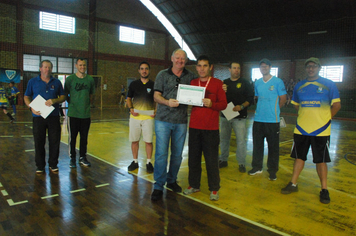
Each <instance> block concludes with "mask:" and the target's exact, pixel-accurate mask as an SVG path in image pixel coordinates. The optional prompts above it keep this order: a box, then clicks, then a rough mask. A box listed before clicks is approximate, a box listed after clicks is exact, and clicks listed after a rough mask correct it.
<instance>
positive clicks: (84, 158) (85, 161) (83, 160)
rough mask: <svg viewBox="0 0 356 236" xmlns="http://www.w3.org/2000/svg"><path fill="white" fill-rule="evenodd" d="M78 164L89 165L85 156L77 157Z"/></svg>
mask: <svg viewBox="0 0 356 236" xmlns="http://www.w3.org/2000/svg"><path fill="white" fill-rule="evenodd" d="M79 164H81V165H83V166H91V164H90V162H89V161H88V160H87V158H86V157H81V158H79Z"/></svg>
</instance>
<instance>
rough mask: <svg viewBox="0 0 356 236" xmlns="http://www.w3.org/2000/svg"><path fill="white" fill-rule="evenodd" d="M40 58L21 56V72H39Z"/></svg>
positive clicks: (37, 56) (36, 56)
mask: <svg viewBox="0 0 356 236" xmlns="http://www.w3.org/2000/svg"><path fill="white" fill-rule="evenodd" d="M40 62H41V60H40V56H39V55H28V54H24V55H23V70H24V71H39V70H40V69H39V68H40Z"/></svg>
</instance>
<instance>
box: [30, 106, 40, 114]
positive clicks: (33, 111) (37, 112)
mask: <svg viewBox="0 0 356 236" xmlns="http://www.w3.org/2000/svg"><path fill="white" fill-rule="evenodd" d="M31 111H32V113H33V114H35V115H37V116H40V115H41V112H39V111H35V110H33V109H32V107H31Z"/></svg>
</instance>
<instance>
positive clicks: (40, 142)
mask: <svg viewBox="0 0 356 236" xmlns="http://www.w3.org/2000/svg"><path fill="white" fill-rule="evenodd" d="M75 66H76V68H77V72H76V73H75V74H73V75H71V76H69V77H68V78H67V79H66V81H65V84H64V89H63V85H62V83H61V82H60V81H59V80H58V79H56V78H54V77H53V76H52V69H53V64H52V62H51V61H49V60H44V61H42V62H41V64H40V74H39V75H38V76H37V77H35V78H32V79H31V80H30V81H29V82H28V84H27V89H26V92H25V96H24V101H25V104H26V105H27V106H28V107H29V108H30V110H31V112H32V116H33V137H34V142H35V162H36V166H37V169H36V173H39V174H40V173H43V172H44V171H45V166H46V159H45V156H46V151H45V144H46V133H48V143H49V158H48V165H49V169H50V170H51V171H52V172H53V173H57V172H58V157H59V145H60V139H61V127H60V119H59V104H60V103H62V102H64V101H65V100H67V101H68V104H69V105H68V114H67V115H68V117H69V120H68V133H69V143H70V145H69V146H70V150H69V153H70V155H69V156H70V162H69V166H70V167H71V168H75V167H76V149H75V145H76V138H77V135H78V133H80V149H79V153H80V158H79V163H80V164H81V165H84V166H90V162H89V161H88V160H87V158H86V152H87V139H88V132H89V127H90V99H91V96H92V95H93V94H94V92H95V86H94V79H93V78H92V77H91V76H89V75H87V74H86V62H85V60H84V59H81V58H80V59H77V61H76V64H75ZM37 96H41V97H42V98H43V99H44V100H45V105H46V106H53V107H54V110H53V111H52V112H51V113H50V114H49V115H48V116H47V117H42V116H41V112H40V111H37V110H35V109H33V108H32V107H31V106H30V103H31V101H32V100H34V99H35V98H37Z"/></svg>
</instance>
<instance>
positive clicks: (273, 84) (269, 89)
mask: <svg viewBox="0 0 356 236" xmlns="http://www.w3.org/2000/svg"><path fill="white" fill-rule="evenodd" d="M259 65H260V71H261V73H262V76H263V77H262V78H261V79H259V80H257V81H256V83H255V96H256V97H257V98H258V102H257V107H256V114H255V121H254V122H253V154H252V169H251V170H250V171H249V172H248V174H249V175H255V174H259V173H262V168H263V151H264V139H265V138H266V140H267V144H268V160H267V167H268V170H267V171H268V173H269V179H270V180H276V179H277V175H276V173H277V171H278V166H279V121H280V119H279V114H280V108H281V107H282V106H284V103H285V102H286V101H287V95H286V94H287V92H286V88H285V86H284V83H283V81H282V80H281V79H280V78H277V77H275V76H272V75H271V73H270V70H271V62H270V60H268V59H266V58H265V59H262V60H261V61H260V63H259Z"/></svg>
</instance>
